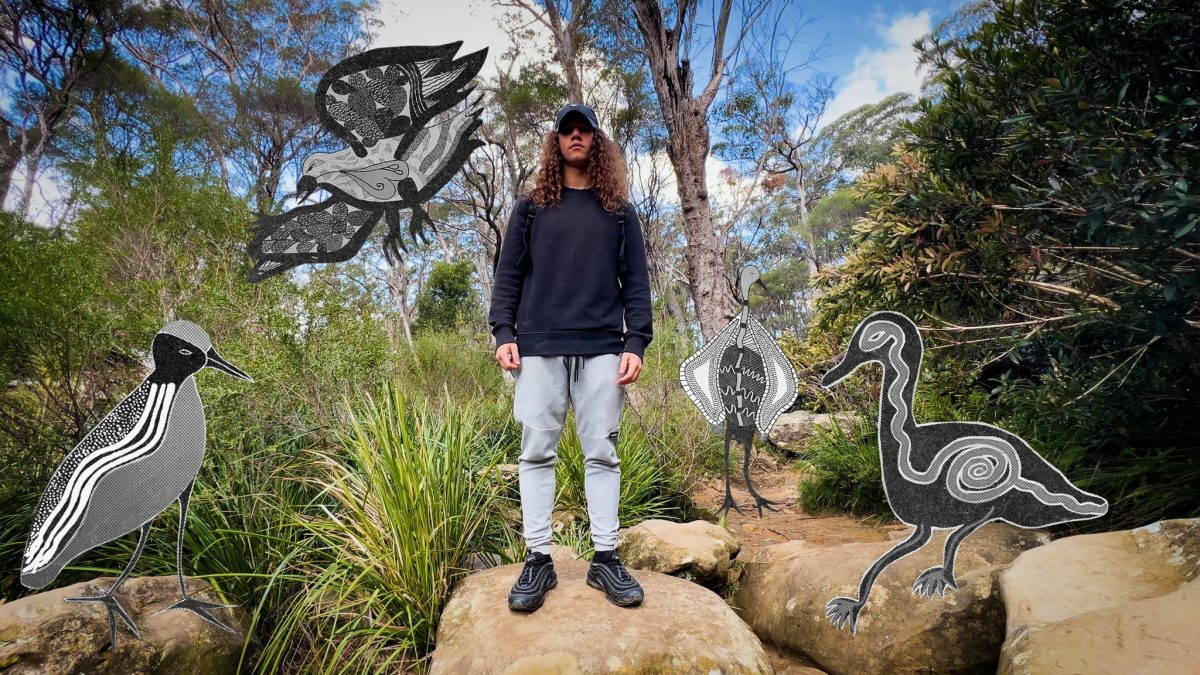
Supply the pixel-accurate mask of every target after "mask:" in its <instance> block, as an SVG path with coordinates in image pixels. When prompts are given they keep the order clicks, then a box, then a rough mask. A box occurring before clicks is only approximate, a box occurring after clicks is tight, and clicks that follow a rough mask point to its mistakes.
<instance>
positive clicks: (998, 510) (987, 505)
mask: <svg viewBox="0 0 1200 675" xmlns="http://www.w3.org/2000/svg"><path fill="white" fill-rule="evenodd" d="M923 352H924V347H923V345H922V342H921V334H920V332H918V330H917V326H916V324H915V323H913V321H912V320H911V319H909V318H908V317H907V316H905V315H903V314H900V313H898V312H875V313H874V314H871V315H870V316H868V317H867V318H866V319H863V321H862V322H861V323H859V324H858V327H857V328H856V329H855V330H854V334H853V336H852V337H851V338H850V344H849V347H848V348H847V350H846V353H845V354H844V356H843V357H842V358H841V360H840V362H839V363H838V364H837V365H836V366H834V367H833V368H832V369H830V370H829V372H827V373H826V374H825V376H824V377H823V378H822V379H821V386H822V387H825V388H829V387H832V386H834V385H836V384H837V383H839V382H841V381H842V380H844V379H846V378H847V377H849V375H850V374H851V373H852V372H854V371H855V370H856V369H857V368H858V367H859V366H861V365H863V364H864V363H870V362H872V361H874V362H877V363H879V364H881V365H882V366H883V384H882V386H881V388H880V392H879V422H878V424H879V429H878V431H879V434H878V438H879V461H880V468H881V470H882V475H883V487H884V491H885V493H886V495H887V500H888V504H889V505H890V506H891V509H892V512H893V513H894V514H895V515H896V518H897V519H899V520H900V521H901V522H903V523H905V524H907V525H911V526H914V527H915V528H916V529H915V530H914V531H913V533H912V535H911V536H909V538H908V539H906V540H904V541H903V542H901V543H900V544H898V545H896V546H895V547H894V548H892V549H891V550H889V551H888V552H887V553H885V554H883V555H882V556H881V557H880V558H879V559H878V560H876V561H875V562H874V563H872V565H871V567H870V568H869V569H868V570H867V572H866V574H864V575H863V577H862V581H861V582H860V584H859V589H858V597H857V598H845V597H840V598H834V599H833V600H830V601H829V604H828V605H827V606H826V614H827V616H828V617H829V619H830V623H832V624H833V625H834V626H836V627H837V628H839V629H840V628H843V627H844V626H845V625H847V624H848V625H849V626H850V632H851V633H855V632H857V624H858V615H859V613H860V612H861V611H862V609H863V607H864V606H865V605H866V603H867V596H868V595H869V594H870V592H871V587H872V585H873V584H874V583H875V578H876V577H877V576H878V575H879V573H880V572H882V571H883V569H884V568H885V567H887V566H888V565H890V564H892V563H893V562H895V561H897V560H899V559H901V558H903V557H904V556H906V555H909V554H910V553H913V552H915V551H917V550H918V549H920V548H921V547H922V546H924V545H925V544H926V543H927V542H928V541H929V539H930V536H931V530H934V529H943V530H944V529H953V530H954V531H953V532H951V533H950V535H949V536H947V537H946V543H945V547H944V551H943V561H942V564H941V565H938V566H936V567H931V568H929V569H927V570H925V571H924V572H922V573H921V574H920V575H919V576H918V577H917V580H916V581H915V582H914V583H913V586H912V590H913V592H914V593H916V594H918V595H923V596H926V597H930V598H932V597H933V595H934V594H935V593H936V594H938V596H939V597H942V596H944V595H945V592H946V589H947V588H950V589H955V590H957V588H958V584H957V581H956V580H955V578H954V560H955V556H956V555H957V552H958V547H959V545H961V544H962V542H963V540H964V539H966V538H967V536H969V535H970V534H971V533H972V532H974V531H975V530H977V529H979V528H980V527H981V526H983V525H984V524H986V523H989V522H992V521H996V520H1000V521H1004V522H1006V523H1010V524H1012V525H1015V526H1017V527H1021V528H1038V527H1047V526H1050V525H1057V524H1060V523H1066V522H1072V521H1078V520H1088V519H1091V518H1097V517H1099V516H1102V515H1104V514H1105V513H1107V512H1108V502H1107V501H1105V500H1104V499H1103V498H1102V497H1099V496H1097V495H1094V494H1091V493H1088V492H1084V491H1083V490H1080V489H1079V488H1077V487H1075V486H1074V485H1072V484H1071V482H1070V481H1068V480H1067V478H1066V477H1065V476H1063V474H1062V472H1061V471H1059V470H1058V469H1057V468H1056V467H1055V466H1054V465H1053V464H1051V463H1049V462H1047V461H1046V460H1045V459H1043V458H1042V456H1041V455H1039V454H1038V453H1037V452H1036V451H1035V450H1034V449H1033V448H1031V447H1030V446H1029V444H1028V443H1026V442H1025V441H1024V440H1022V439H1021V438H1020V437H1018V436H1016V435H1015V434H1012V433H1009V432H1007V431H1005V430H1003V429H1001V428H999V427H995V426H992V425H990V424H987V423H984V422H926V423H923V424H918V423H917V422H916V420H915V419H914V418H913V412H912V402H913V395H914V393H915V392H916V387H917V376H918V374H919V373H920V370H921V359H922V355H923Z"/></svg>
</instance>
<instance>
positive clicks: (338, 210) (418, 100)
mask: <svg viewBox="0 0 1200 675" xmlns="http://www.w3.org/2000/svg"><path fill="white" fill-rule="evenodd" d="M461 45H462V42H454V43H450V44H446V45H441V46H438V47H386V48H381V49H372V50H370V51H367V52H364V53H362V54H359V55H357V56H353V57H350V58H348V59H346V60H344V61H342V62H340V63H338V64H337V65H335V66H334V67H333V68H330V69H329V71H328V72H326V73H325V75H324V77H322V78H321V81H320V83H318V85H317V93H316V104H317V116H318V118H319V119H320V120H321V123H322V124H323V125H324V126H325V128H327V129H328V130H330V131H331V132H333V133H334V134H335V135H337V137H338V138H340V139H341V140H343V141H345V142H346V143H347V145H349V147H347V148H346V149H344V150H340V151H338V152H315V153H313V154H311V155H309V156H308V157H306V158H305V159H304V164H303V169H302V173H301V176H300V179H299V180H298V181H297V184H296V196H298V197H299V198H300V201H301V202H303V201H305V200H306V199H307V198H308V197H309V196H310V195H311V194H312V193H313V192H315V191H316V190H318V189H321V190H324V191H325V192H327V193H329V195H330V196H329V198H328V199H326V200H325V201H323V202H321V203H319V204H311V205H304V206H299V207H297V208H294V209H292V210H290V211H288V212H286V213H283V214H281V215H277V216H274V215H260V216H259V218H258V228H257V233H256V235H255V237H254V239H253V240H252V241H251V242H250V246H249V254H250V256H251V257H252V258H254V259H255V261H256V264H255V266H254V268H253V269H252V270H251V272H250V281H251V282H256V281H261V280H262V279H265V278H267V277H270V276H272V275H275V274H279V273H281V272H283V271H285V270H288V269H291V268H292V267H296V266H297V265H302V264H306V263H317V262H324V263H330V262H343V261H345V260H349V259H350V258H352V257H354V255H355V254H356V253H358V251H359V249H361V248H362V245H363V242H365V241H366V239H367V236H368V235H370V233H371V231H372V230H373V229H374V228H375V225H376V223H378V222H379V220H380V218H383V219H384V221H385V222H386V223H387V227H388V234H387V237H386V238H385V240H384V253H385V254H386V255H387V256H388V257H389V259H390V258H393V257H398V256H399V255H400V251H401V250H406V246H405V244H404V237H403V234H402V233H401V230H400V212H401V211H402V210H406V209H407V210H410V211H411V212H412V215H411V217H410V218H409V225H408V233H409V236H411V237H413V238H418V237H419V238H421V239H424V238H425V231H426V229H427V228H433V227H435V225H434V222H433V220H432V219H431V218H430V217H429V214H428V213H427V212H426V211H425V209H424V206H423V204H424V203H425V202H427V201H429V200H430V199H431V198H433V196H434V195H436V194H437V193H438V191H439V190H441V189H442V187H443V186H444V185H445V184H446V183H447V181H449V180H450V178H451V177H452V176H453V175H454V174H455V172H457V171H458V170H459V169H460V168H461V167H462V165H463V162H465V161H466V159H467V157H468V156H469V155H470V154H471V152H472V151H474V150H475V148H478V147H480V146H482V145H483V141H480V140H478V139H472V138H471V134H473V133H474V132H475V130H476V129H478V128H479V126H480V125H481V124H482V120H481V119H480V113H481V111H482V106H481V105H480V100H479V99H478V98H477V99H476V100H475V101H473V102H468V103H466V104H465V105H464V106H463V107H462V108H461V109H458V110H455V108H456V107H457V106H458V105H459V104H460V103H462V102H464V101H465V100H466V99H467V97H468V95H469V94H470V93H471V91H472V89H471V88H467V84H468V83H470V81H471V80H472V78H474V77H475V75H476V74H477V73H478V72H479V69H480V68H481V67H482V66H483V62H484V59H485V58H486V56H487V49H481V50H479V51H477V52H474V53H472V54H468V55H466V56H464V57H462V58H460V59H455V58H454V55H455V53H456V52H457V51H458V48H459V47H460V46H461Z"/></svg>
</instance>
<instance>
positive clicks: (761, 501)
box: [742, 436, 779, 518]
mask: <svg viewBox="0 0 1200 675" xmlns="http://www.w3.org/2000/svg"><path fill="white" fill-rule="evenodd" d="M753 438H754V437H753V436H751V437H750V438H747V439H745V440H744V441H743V443H744V444H745V446H746V459H745V461H743V462H742V476H743V477H744V478H745V479H746V489H747V490H749V491H750V495H751V496H753V497H754V505H755V506H756V507H757V508H758V517H759V518H762V510H763V507H764V506H766V507H767V510H768V511H776V512H778V511H779V509H773V508H771V507H770V506H767V505H768V504H778V503H779V502H773V501H771V500H769V499H767V498H766V497H763V496H762V495H760V494H758V493H757V492H755V491H754V486H753V485H751V484H750V448H751V446H752V444H753V443H752V439H753Z"/></svg>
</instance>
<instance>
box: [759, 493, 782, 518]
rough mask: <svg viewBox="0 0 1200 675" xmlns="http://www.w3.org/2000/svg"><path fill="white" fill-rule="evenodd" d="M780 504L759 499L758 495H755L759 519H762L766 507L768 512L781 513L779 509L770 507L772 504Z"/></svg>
mask: <svg viewBox="0 0 1200 675" xmlns="http://www.w3.org/2000/svg"><path fill="white" fill-rule="evenodd" d="M778 503H779V502H773V501H771V500H770V499H764V498H762V497H759V496H758V495H754V506H755V507H756V508H757V509H758V517H759V518H762V510H763V507H764V506H766V507H767V510H768V511H774V512H776V513H779V509H773V508H771V507H770V506H769V505H770V504H778Z"/></svg>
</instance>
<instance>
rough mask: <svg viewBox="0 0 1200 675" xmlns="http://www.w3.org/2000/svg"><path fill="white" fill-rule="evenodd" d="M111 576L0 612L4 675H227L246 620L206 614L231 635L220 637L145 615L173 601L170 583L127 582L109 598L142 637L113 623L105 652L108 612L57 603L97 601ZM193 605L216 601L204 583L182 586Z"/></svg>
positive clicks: (238, 613)
mask: <svg viewBox="0 0 1200 675" xmlns="http://www.w3.org/2000/svg"><path fill="white" fill-rule="evenodd" d="M114 581H116V577H100V578H98V579H94V580H92V581H88V582H82V583H78V584H75V585H73V586H67V587H65V588H59V589H55V590H52V591H46V592H44V593H38V594H36V595H30V596H27V597H24V598H20V599H18V600H14V601H12V602H9V603H7V604H5V605H3V606H0V670H2V671H3V672H4V673H5V674H6V675H7V674H10V673H11V674H13V675H18V674H19V675H25V674H30V675H32V674H33V673H115V674H120V675H141V674H142V673H146V674H149V673H163V674H167V675H171V674H175V673H178V674H180V675H194V674H195V673H234V672H237V664H238V659H239V657H240V655H241V651H242V645H243V643H244V642H245V631H246V627H247V626H248V625H249V622H248V621H247V619H246V615H245V613H244V612H243V611H242V610H241V609H240V608H234V609H233V610H229V609H217V610H212V612H213V616H214V617H216V618H217V619H219V620H220V621H222V622H224V623H225V624H226V625H229V626H231V627H232V628H234V629H236V630H237V631H238V632H237V633H235V634H231V633H227V632H225V631H223V630H220V629H218V628H216V627H215V626H213V625H211V624H209V623H208V622H206V621H204V620H203V619H201V618H200V617H198V616H196V615H195V614H192V613H191V612H188V611H181V610H175V611H171V612H165V613H163V614H159V615H158V616H152V615H153V614H154V613H155V612H157V611H159V610H161V609H165V608H166V607H168V606H170V605H172V604H174V603H175V602H176V601H177V600H179V599H180V594H179V581H178V579H177V578H176V577H173V576H170V577H141V578H137V577H135V578H132V579H128V580H127V581H126V582H125V583H124V584H123V585H122V586H121V588H120V590H118V591H117V594H116V597H117V600H118V602H120V604H121V606H122V607H124V608H125V611H126V612H128V613H129V615H130V618H132V619H133V622H134V624H135V625H136V626H137V627H138V630H140V631H141V635H142V638H141V639H140V640H139V639H138V638H136V637H134V635H133V634H132V633H130V632H129V629H128V628H127V627H126V626H125V625H124V624H123V623H122V622H121V621H120V619H119V618H118V619H117V645H116V649H115V650H114V649H113V648H112V645H111V643H110V638H109V636H110V633H109V628H108V611H107V610H106V609H105V608H104V605H102V604H100V603H91V602H88V603H74V602H66V601H65V598H70V597H78V596H87V595H102V594H103V593H104V592H105V591H107V590H108V589H109V588H110V587H111V586H112V584H113V582H114ZM187 588H188V593H189V595H191V596H192V597H194V598H196V599H197V600H203V601H206V602H220V599H219V598H218V597H217V596H216V593H214V592H213V590H212V587H211V586H210V585H209V584H208V582H206V581H202V580H198V579H188V580H187Z"/></svg>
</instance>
